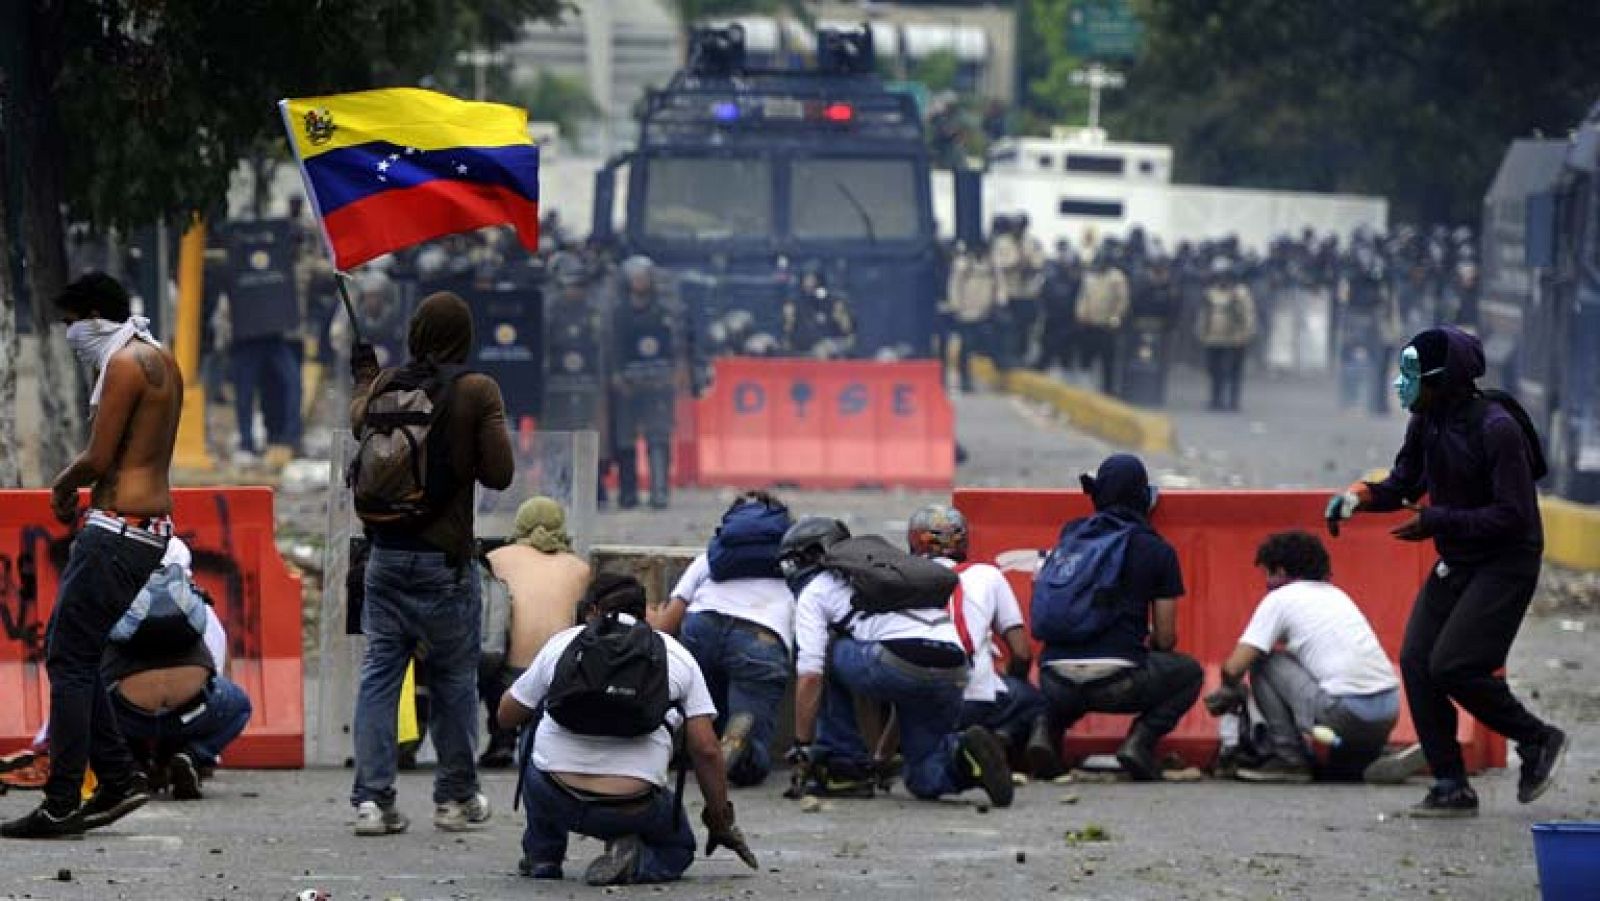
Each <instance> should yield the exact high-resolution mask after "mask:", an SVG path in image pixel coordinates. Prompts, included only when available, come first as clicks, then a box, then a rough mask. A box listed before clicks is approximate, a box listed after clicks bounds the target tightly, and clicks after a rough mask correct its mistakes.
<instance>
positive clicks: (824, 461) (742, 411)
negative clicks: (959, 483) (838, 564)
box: [696, 357, 955, 489]
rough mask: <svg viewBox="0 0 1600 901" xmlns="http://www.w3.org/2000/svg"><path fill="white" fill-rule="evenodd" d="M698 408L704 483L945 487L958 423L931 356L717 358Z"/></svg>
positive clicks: (952, 471) (950, 475) (949, 481)
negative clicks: (896, 359)
mask: <svg viewBox="0 0 1600 901" xmlns="http://www.w3.org/2000/svg"><path fill="white" fill-rule="evenodd" d="M698 406H699V409H698V410H697V413H696V438H697V444H698V457H699V465H698V478H699V482H700V484H702V485H730V486H734V487H741V488H753V487H762V486H771V485H781V486H796V487H800V488H820V489H840V488H845V489H848V488H858V487H869V486H870V487H888V486H905V487H911V488H930V489H941V488H949V487H950V486H951V484H952V482H953V480H954V478H955V419H954V416H953V415H952V413H951V410H950V400H949V398H948V397H946V396H945V393H944V381H943V372H942V370H941V369H940V366H939V364H938V362H936V361H933V360H919V361H911V362H902V363H876V362H862V361H843V360H842V361H833V360H826V361H825V360H799V359H746V358H739V357H730V358H727V359H722V360H718V361H717V362H716V371H715V378H714V379H713V381H712V385H711V390H710V392H709V393H708V394H707V395H706V396H705V397H704V398H702V399H701V400H700V402H699V405H698Z"/></svg>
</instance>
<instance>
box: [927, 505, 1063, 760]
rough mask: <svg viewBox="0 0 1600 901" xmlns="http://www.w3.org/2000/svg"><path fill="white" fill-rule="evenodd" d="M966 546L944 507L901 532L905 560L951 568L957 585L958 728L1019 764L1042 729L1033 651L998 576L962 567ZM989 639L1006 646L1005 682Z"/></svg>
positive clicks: (963, 531) (959, 523)
mask: <svg viewBox="0 0 1600 901" xmlns="http://www.w3.org/2000/svg"><path fill="white" fill-rule="evenodd" d="M967 541H968V538H967V519H966V517H965V516H963V515H961V511H960V510H957V509H955V508H954V507H947V506H945V505H943V504H930V505H929V506H926V507H922V508H921V509H919V510H917V511H916V512H915V513H913V514H911V519H910V520H909V521H908V523H907V525H906V544H907V545H908V546H909V547H910V548H911V553H913V554H916V555H918V556H920V557H930V558H932V559H935V560H938V561H939V562H940V563H943V564H945V565H946V566H951V567H953V568H954V569H955V571H956V575H957V576H958V577H960V579H961V584H960V585H959V586H958V587H957V588H956V591H955V594H954V595H952V596H951V598H950V619H951V622H952V623H953V624H954V625H955V627H956V634H957V635H958V637H960V639H961V649H962V650H963V651H965V652H966V654H967V659H968V660H969V661H970V662H971V664H972V675H971V677H970V678H969V679H968V680H967V688H966V692H965V693H964V694H963V695H962V697H961V716H960V718H959V720H958V721H957V726H958V727H959V728H962V729H966V728H969V727H972V726H982V727H983V728H985V729H988V730H989V731H990V732H992V733H994V735H995V737H996V738H999V739H1000V741H1001V742H1002V743H1003V744H1004V745H1005V747H1006V750H1007V752H1008V753H1009V754H1010V755H1011V756H1016V757H1020V756H1021V753H1022V750H1023V748H1024V746H1025V745H1026V744H1027V741H1028V737H1029V735H1030V734H1031V733H1032V732H1034V731H1035V730H1038V731H1040V732H1043V731H1044V730H1045V729H1046V728H1047V727H1048V724H1047V720H1046V717H1045V715H1044V711H1045V704H1044V697H1043V696H1041V695H1040V694H1039V690H1038V689H1037V688H1034V687H1033V684H1032V683H1030V682H1029V681H1028V670H1029V669H1030V668H1032V666H1033V645H1032V643H1031V642H1029V640H1028V630H1027V625H1026V623H1024V622H1023V619H1022V609H1021V608H1020V607H1019V606H1018V605H1017V597H1016V595H1015V594H1012V592H1011V584H1010V583H1009V582H1007V581H1006V577H1005V574H1004V573H1002V572H1000V570H998V569H996V568H995V567H993V566H990V565H989V564H987V563H974V562H972V561H970V560H968V559H967ZM996 635H998V636H1000V640H1001V641H1003V642H1005V648H1006V652H1007V665H1006V672H1005V674H1004V675H1001V674H1000V673H997V672H996V671H995V668H996V660H997V658H998V656H999V650H998V649H997V648H996V647H995V644H994V640H993V636H996ZM1059 768H1060V764H1059V763H1057V762H1055V761H1054V760H1041V761H1040V765H1039V766H1037V767H1035V766H1033V765H1031V764H1030V769H1031V770H1033V771H1034V772H1035V773H1037V772H1039V771H1055V770H1058V769H1059Z"/></svg>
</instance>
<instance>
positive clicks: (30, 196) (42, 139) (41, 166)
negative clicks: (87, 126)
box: [16, 0, 83, 479]
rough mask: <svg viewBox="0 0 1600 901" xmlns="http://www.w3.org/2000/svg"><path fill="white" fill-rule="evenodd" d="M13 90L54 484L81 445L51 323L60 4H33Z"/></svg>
mask: <svg viewBox="0 0 1600 901" xmlns="http://www.w3.org/2000/svg"><path fill="white" fill-rule="evenodd" d="M31 12H32V21H31V22H30V23H29V25H30V26H31V27H30V28H29V29H28V33H27V37H26V40H27V42H28V45H27V47H26V48H25V51H24V53H25V62H24V72H23V76H24V77H23V78H22V79H19V81H20V82H21V84H19V85H18V86H17V87H18V90H17V91H16V94H17V98H16V103H17V107H16V113H17V119H16V121H17V131H18V135H17V137H18V141H17V143H16V146H17V147H18V148H19V149H20V151H21V153H22V154H23V166H24V168H25V169H26V171H27V172H28V175H29V177H28V179H27V182H26V183H25V185H24V188H23V197H22V235H23V240H24V242H25V251H24V252H25V254H26V259H27V270H28V288H29V292H28V294H29V297H30V299H31V300H32V303H31V304H30V307H31V308H32V312H33V334H34V338H35V340H36V341H37V342H38V346H39V472H40V475H41V476H43V477H44V478H46V479H53V478H54V477H55V474H56V473H57V472H59V471H61V469H63V468H64V467H65V466H66V465H67V464H68V463H69V462H70V461H71V460H72V457H73V455H74V454H76V453H77V452H78V448H79V447H80V446H81V445H82V443H83V409H82V407H81V402H80V397H81V395H82V389H81V388H80V387H79V376H78V366H77V363H76V362H75V361H74V360H73V358H72V353H71V351H69V350H68V349H67V344H66V341H65V340H63V337H62V331H63V330H62V328H61V327H60V326H59V325H58V324H56V322H55V318H56V317H55V310H54V300H55V298H56V297H57V295H59V294H60V293H61V289H62V288H63V287H65V286H66V283H67V246H66V228H65V224H64V222H63V221H62V220H63V216H64V215H65V214H64V212H63V208H64V204H65V201H66V184H65V172H64V171H63V168H62V166H63V163H62V161H63V160H64V159H65V157H66V154H67V142H66V135H65V134H64V133H63V132H62V128H61V114H60V111H59V110H58V109H57V108H56V105H55V101H54V92H55V87H56V82H57V80H58V79H59V77H60V75H61V64H62V59H61V48H62V47H63V46H65V35H64V33H63V32H64V23H65V14H66V8H65V0H36V2H34V3H33V4H31Z"/></svg>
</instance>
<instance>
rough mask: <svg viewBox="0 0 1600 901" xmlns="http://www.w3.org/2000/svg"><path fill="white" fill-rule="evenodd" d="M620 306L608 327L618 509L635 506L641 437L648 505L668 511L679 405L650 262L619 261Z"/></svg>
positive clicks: (673, 337) (668, 324)
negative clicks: (646, 462) (647, 478)
mask: <svg viewBox="0 0 1600 901" xmlns="http://www.w3.org/2000/svg"><path fill="white" fill-rule="evenodd" d="M622 278H623V286H622V294H623V298H624V299H623V301H622V303H620V304H619V305H618V308H617V311H616V315H615V318H614V322H613V324H612V340H613V344H612V349H613V353H612V359H613V360H614V361H615V371H614V373H613V375H612V377H611V404H612V410H613V414H614V418H615V423H616V442H615V445H616V446H615V453H616V456H615V459H616V461H617V467H618V469H619V470H620V472H619V474H618V480H617V483H618V497H617V504H618V505H619V506H621V507H622V508H624V509H627V508H630V507H635V506H637V505H638V503H639V461H638V453H637V451H636V449H635V442H636V441H637V440H638V439H639V438H640V437H643V438H644V443H645V454H646V456H647V459H648V460H649V464H650V506H651V507H653V508H655V509H657V510H664V509H666V507H667V501H668V498H669V493H670V489H669V488H668V487H667V486H668V484H669V473H670V471H671V468H672V428H673V417H674V412H675V411H674V405H675V404H676V401H677V391H676V384H677V375H678V357H679V354H678V338H677V334H676V332H675V330H674V329H673V324H672V317H671V315H670V314H669V312H668V311H667V308H666V305H665V304H664V303H662V301H661V297H660V294H659V292H658V290H657V287H656V269H655V263H653V262H652V261H651V260H650V258H649V257H645V256H632V257H629V258H628V259H626V260H624V261H623V262H622Z"/></svg>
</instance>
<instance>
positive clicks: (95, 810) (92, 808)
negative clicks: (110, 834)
mask: <svg viewBox="0 0 1600 901" xmlns="http://www.w3.org/2000/svg"><path fill="white" fill-rule="evenodd" d="M149 800H150V783H149V782H147V781H145V778H144V774H143V773H135V774H134V775H133V776H132V777H130V778H129V779H128V781H127V782H126V783H124V784H122V785H121V786H118V787H117V788H112V787H111V786H109V785H106V784H105V783H104V782H102V783H100V787H99V788H97V789H95V792H94V794H93V795H91V796H89V800H87V801H85V802H83V806H82V807H80V808H78V813H79V815H80V816H81V817H82V818H83V828H84V829H85V830H89V829H99V828H101V827H102V826H109V825H111V824H112V823H115V822H116V821H118V820H120V819H122V818H123V817H125V816H127V815H128V814H130V813H133V812H134V811H135V810H138V809H139V808H141V807H143V806H144V805H145V803H146V802H148V801H149Z"/></svg>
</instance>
